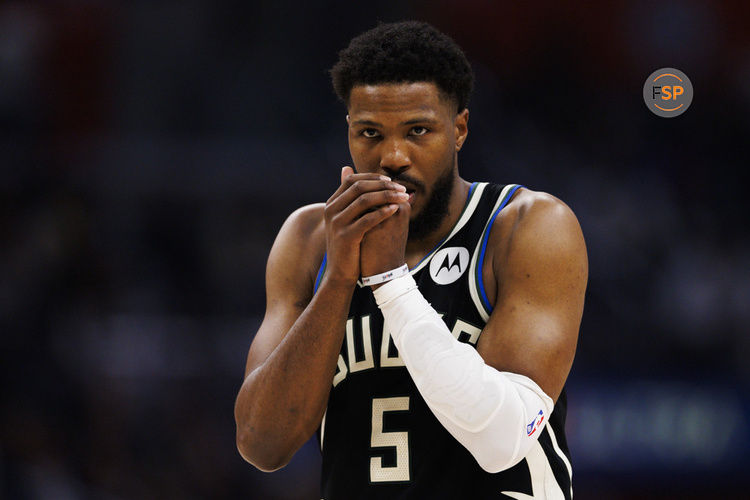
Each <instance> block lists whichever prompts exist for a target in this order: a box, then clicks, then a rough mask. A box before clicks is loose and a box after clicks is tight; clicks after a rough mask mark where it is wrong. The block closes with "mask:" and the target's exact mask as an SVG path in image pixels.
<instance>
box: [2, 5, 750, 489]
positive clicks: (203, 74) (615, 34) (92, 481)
mask: <svg viewBox="0 0 750 500" xmlns="http://www.w3.org/2000/svg"><path fill="white" fill-rule="evenodd" d="M312 4H313V2H309V3H303V2H291V1H288V0H282V1H276V2H262V3H254V2H249V3H246V2H237V1H229V2H223V3H212V2H205V1H197V0H188V1H186V2H179V3H177V2H166V1H156V2H145V1H136V2H128V3H115V2H88V1H86V2H84V1H59V2H13V1H11V2H3V3H1V4H0V175H2V178H1V182H0V200H2V204H3V207H4V209H3V210H2V212H1V213H0V234H1V235H2V245H1V246H0V299H1V300H0V328H2V334H1V335H0V374H1V375H0V376H1V377H2V383H3V385H2V396H1V398H0V402H1V405H2V407H1V409H0V422H1V423H2V426H1V427H0V432H1V434H0V436H1V439H2V441H1V442H0V496H2V497H4V498H55V499H67V498H70V499H76V498H112V499H119V498H240V497H242V498H259V499H260V498H263V499H272V498H279V499H281V498H284V499H290V498H318V497H316V496H315V495H316V494H317V481H318V470H317V467H318V464H319V455H318V452H317V450H316V449H315V447H314V444H313V443H311V444H308V445H306V447H305V448H303V450H302V451H301V452H300V453H299V454H298V456H297V457H296V458H295V460H294V461H293V462H292V464H291V465H290V466H289V467H288V469H286V470H285V471H284V472H280V473H277V474H275V475H270V476H269V475H266V474H263V473H260V472H258V471H255V470H254V469H252V467H251V466H250V465H248V464H246V463H244V462H243V461H242V459H241V458H240V457H239V455H238V453H237V452H236V450H235V448H234V421H233V414H232V408H233V402H234V396H235V394H236V391H237V389H238V388H239V384H240V383H241V378H242V373H243V369H244V359H245V355H246V352H247V349H248V347H249V345H250V342H251V340H252V335H253V333H254V331H255V329H256V328H257V326H258V325H259V323H260V320H261V319H262V315H263V309H264V272H265V261H266V257H267V255H268V251H269V250H270V247H271V244H272V242H273V238H274V236H275V234H276V232H277V231H278V229H279V227H280V226H281V223H282V222H283V221H284V219H285V217H286V216H287V215H288V214H289V213H290V212H291V211H293V210H294V209H295V208H297V207H299V206H300V205H302V204H306V203H312V202H317V201H324V200H325V199H327V198H328V196H329V195H330V193H332V192H333V191H334V190H335V188H336V186H337V181H338V175H339V171H340V168H341V167H342V166H343V165H345V164H347V163H348V161H349V156H348V149H347V144H346V123H345V121H344V115H345V110H344V108H343V106H342V105H341V104H340V103H338V102H337V101H336V99H335V96H334V94H333V91H332V90H331V87H330V83H329V79H328V75H327V72H326V71H327V69H328V68H330V66H331V65H332V64H333V62H334V61H335V58H336V53H337V51H338V50H340V49H341V48H343V47H344V46H345V45H346V43H347V42H348V40H349V39H350V38H351V37H352V36H354V35H356V34H358V33H359V32H361V31H363V30H365V29H367V28H370V27H372V26H373V25H374V24H375V23H376V22H377V21H378V20H382V21H393V20H399V19H406V18H419V19H423V20H426V21H428V22H432V23H433V24H435V25H436V26H437V27H438V28H440V29H442V30H444V31H446V32H447V33H448V34H450V35H451V36H453V37H454V38H455V39H456V40H457V41H458V43H459V44H460V45H461V46H462V47H463V48H464V50H465V51H466V52H467V54H468V56H469V58H470V60H471V61H472V63H473V65H474V68H475V72H476V89H475V92H474V96H473V99H472V101H471V104H470V112H471V115H470V121H469V127H470V134H469V139H468V142H467V145H466V147H465V148H464V150H463V152H462V153H461V155H460V156H459V168H460V170H461V172H462V176H463V177H464V178H465V179H467V180H489V181H494V182H499V183H507V182H516V183H521V184H524V185H526V186H528V187H530V188H533V189H538V190H543V191H547V192H550V193H552V194H554V195H556V196H558V197H560V198H561V199H562V200H564V201H565V202H566V203H568V205H570V206H571V208H572V209H573V210H574V211H575V212H576V214H577V215H578V217H579V220H580V222H581V225H582V227H583V231H584V235H585V236H586V240H587V244H588V251H589V259H590V281H589V288H588V293H587V302H586V309H585V312H584V319H583V325H582V328H581V335H580V341H579V348H578V354H577V357H576V361H575V363H574V366H573V372H572V374H571V378H570V383H569V385H570V388H569V401H570V403H569V404H570V422H569V426H570V440H571V452H572V455H573V463H574V487H575V488H577V493H576V496H577V497H578V498H635V496H631V495H636V492H640V493H643V496H639V497H640V498H647V497H648V494H652V495H653V497H654V498H671V497H670V496H669V494H672V493H670V492H676V493H674V495H675V496H674V498H690V495H689V492H692V493H693V494H694V495H696V497H697V496H700V495H703V494H704V493H705V492H706V491H718V492H722V494H723V495H724V496H723V498H732V497H733V495H739V492H742V491H746V487H747V486H748V479H747V477H743V476H746V475H743V474H737V473H736V472H737V471H738V470H741V467H742V465H741V464H737V463H735V460H736V459H737V458H738V457H741V456H743V455H744V456H747V454H748V451H750V438H749V437H748V431H747V430H744V429H745V426H744V425H743V424H742V422H743V421H744V422H746V421H747V416H748V414H749V412H748V408H749V407H750V401H749V400H748V393H749V391H748V388H749V387H750V363H749V362H748V359H749V358H750V335H748V333H750V332H749V329H748V324H750V231H748V221H749V220H750V218H749V217H748V215H750V214H749V210H748V205H747V189H748V187H750V186H749V184H748V182H747V181H748V175H747V165H748V154H747V152H748V147H747V144H748V139H747V137H748V132H750V127H749V126H748V122H749V121H750V118H749V117H750V31H748V29H747V26H748V21H750V9H748V7H747V4H746V3H745V2H740V1H724V2H698V1H669V2H662V3H659V4H658V5H657V4H653V3H650V2H625V1H615V2H609V3H608V4H607V3H605V4H604V5H599V6H598V7H597V8H596V9H594V8H593V7H587V6H584V5H580V6H574V7H562V6H560V5H558V3H557V2H552V1H540V2H534V4H535V7H534V8H529V7H527V6H525V4H523V3H519V4H517V5H516V3H513V4H511V3H510V2H508V4H504V3H502V2H501V3H493V2H485V1H481V0H467V1H465V2H462V3H461V6H460V7H459V6H457V3H454V2H449V1H447V0H443V1H438V2H426V1H410V2H402V3H399V4H394V7H392V8H389V7H387V6H386V5H380V6H379V7H378V9H379V10H377V12H372V11H370V10H369V9H368V8H367V6H365V5H359V6H358V5H356V4H357V3H356V2H340V1H328V2H321V3H320V5H312ZM670 66H671V67H676V68H679V69H680V70H682V71H684V72H685V73H686V74H687V75H688V76H689V77H690V79H691V81H692V84H693V87H694V89H695V97H694V100H693V103H692V106H691V108H690V109H689V110H688V111H687V112H686V113H685V114H683V115H682V116H680V117H678V118H674V119H662V118H658V117H656V116H654V115H653V114H651V113H650V112H649V111H648V110H647V109H646V106H645V105H644V103H643V99H642V96H641V89H642V87H643V84H644V81H645V79H646V77H647V76H648V75H649V74H650V73H651V72H652V71H654V70H656V69H658V68H661V67H670ZM693 387H698V388H700V393H696V392H695V391H693V389H691V388H693ZM644 394H645V395H647V396H644ZM622 395H628V397H629V398H631V399H632V404H631V403H629V402H627V401H630V400H626V399H627V398H625V399H623V397H620V396H622ZM670 397H671V398H673V399H671V400H670V399H669V398H670ZM609 398H611V400H610V399H609ZM644 398H645V399H644ZM648 398H652V399H653V400H654V405H656V406H653V407H651V406H648V407H646V406H643V405H647V404H648V401H650V400H649V399H648ZM665 398H666V399H667V400H668V401H672V402H673V403H674V404H672V403H670V404H672V406H669V405H668V406H663V405H664V404H665V403H664V402H663V401H664V399H665ZM675 398H676V399H675ZM691 398H693V399H691ZM717 398H718V399H717ZM677 400H679V401H680V402H679V403H678V402H675V401H677ZM686 400H690V401H693V402H694V403H695V404H694V407H692V408H693V409H692V410H691V411H692V413H691V414H690V415H691V416H690V419H687V417H685V418H686V419H687V420H684V421H681V420H680V418H682V416H680V415H670V413H671V412H672V409H675V411H680V410H679V409H680V408H683V404H682V402H684V401H686ZM644 401H646V402H644ZM618 404H619V405H620V406H617V405H618ZM613 405H615V406H613ZM660 405H661V406H660ZM717 405H718V406H717ZM612 408H618V409H617V411H616V412H614V411H613V410H612ZM660 408H661V410H660ZM717 408H718V409H717ZM584 409H586V411H584ZM662 410H663V411H662ZM597 411H599V412H600V413H596V412H597ZM592 412H593V413H592ZM607 412H609V413H607ZM628 412H630V413H628ZM649 412H653V415H656V416H655V417H654V418H653V419H647V420H648V421H644V422H641V423H640V424H638V425H640V427H639V428H635V427H630V425H634V424H633V422H634V421H637V420H638V419H637V416H638V415H641V416H642V415H644V414H647V415H649V414H651V413H649ZM712 412H713V413H712ZM662 413H664V414H665V415H662ZM592 415H600V416H601V418H598V417H597V418H596V419H595V418H593V417H592ZM628 415H630V416H635V417H636V418H635V420H633V419H631V418H629V417H628ZM626 417H627V418H626ZM618 419H619V420H618ZM660 419H665V420H664V421H662V420H660ZM620 421H621V422H620ZM613 422H614V423H617V422H620V423H619V424H618V425H621V426H622V427H621V428H620V430H619V431H618V432H620V433H621V436H620V439H621V441H622V442H621V443H620V444H619V445H618V444H616V443H614V444H613V441H612V440H613V439H614V438H613V437H612V435H611V430H608V429H609V424H610V423H613ZM675 422H677V423H678V424H679V425H682V427H680V426H679V425H678V426H677V428H680V429H684V430H685V433H686V434H685V435H679V434H677V435H674V436H671V437H668V438H665V439H666V444H665V446H667V445H669V443H672V442H674V443H677V442H679V443H682V444H685V443H688V444H690V443H693V444H694V445H695V447H694V448H684V449H683V452H684V453H683V455H681V456H680V457H677V458H675V457H676V455H675V454H676V453H679V450H677V449H675V450H672V451H670V453H668V454H665V456H661V455H659V454H658V453H657V452H654V453H652V452H651V451H648V450H646V451H643V450H641V449H640V448H638V446H636V445H638V442H635V444H634V442H633V441H632V437H633V436H637V435H638V432H641V431H643V433H645V434H643V435H644V436H646V437H645V438H644V442H645V441H649V442H651V441H653V439H651V438H648V436H649V434H648V432H650V431H652V430H653V429H665V430H664V432H667V433H668V432H669V429H673V428H675V426H674V425H673V424H674V423H675ZM680 422H682V424H680ZM683 424H684V425H683ZM714 424H717V425H719V427H720V429H719V431H715V429H714ZM660 426H661V427H660ZM593 429H598V430H597V431H596V432H594V430H593ZM721 429H723V430H724V431H726V433H725V434H726V435H725V436H724V438H722V439H724V441H722V442H723V443H724V445H723V446H724V447H723V448H721V447H716V446H715V443H716V439H717V438H716V434H715V432H720V431H721ZM647 431H648V432H647ZM703 433H705V435H712V436H713V437H712V438H711V441H710V442H709V441H706V442H704V441H702V440H701V436H702V435H703ZM659 436H663V434H659V435H657V436H656V438H654V439H657V440H658V439H659ZM628 437H630V440H629V439H628ZM691 440H692V441H691ZM626 441H627V442H626ZM617 446H621V447H623V448H622V452H620V451H618V450H619V448H617ZM685 446H688V445H685ZM691 446H692V445H691ZM712 446H713V447H712ZM681 449H682V448H681ZM607 450H610V452H609V453H608V451H607ZM612 450H614V451H612ZM652 451H653V450H652ZM577 453H578V456H579V457H580V458H581V462H580V467H579V468H578V469H576V468H575V467H576V458H577ZM643 457H646V458H645V459H644V458H643ZM644 460H645V461H644ZM687 476H691V477H692V479H687ZM578 492H580V494H579V493H578ZM644 492H645V493H644Z"/></svg>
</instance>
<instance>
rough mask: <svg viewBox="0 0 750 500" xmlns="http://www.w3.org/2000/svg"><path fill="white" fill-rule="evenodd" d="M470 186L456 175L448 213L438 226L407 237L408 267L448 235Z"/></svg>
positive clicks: (459, 215) (461, 210)
mask: <svg viewBox="0 0 750 500" xmlns="http://www.w3.org/2000/svg"><path fill="white" fill-rule="evenodd" d="M470 187H471V183H469V182H467V181H465V180H463V179H461V178H460V177H457V178H456V180H455V182H454V183H453V190H452V192H451V199H450V202H449V203H450V206H449V207H448V215H447V216H446V217H445V218H444V219H443V221H442V222H441V223H440V225H439V226H438V228H437V229H435V230H434V231H432V232H431V233H430V234H428V235H426V236H424V237H423V238H420V239H413V238H411V237H410V238H409V239H408V241H407V242H406V263H407V264H408V265H409V268H412V267H414V266H416V265H417V263H419V261H420V260H422V259H423V258H424V257H425V255H427V253H428V252H429V251H430V250H432V249H433V248H435V246H436V245H437V244H438V243H439V242H440V241H441V240H442V239H443V238H445V237H446V236H448V233H450V231H451V230H452V229H453V226H455V225H456V222H458V218H459V217H461V213H462V212H463V209H464V206H465V205H466V198H467V196H468V194H469V188H470Z"/></svg>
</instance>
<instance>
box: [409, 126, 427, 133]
mask: <svg viewBox="0 0 750 500" xmlns="http://www.w3.org/2000/svg"><path fill="white" fill-rule="evenodd" d="M427 132H428V130H427V129H426V128H425V127H412V129H411V135H425V134H426V133H427Z"/></svg>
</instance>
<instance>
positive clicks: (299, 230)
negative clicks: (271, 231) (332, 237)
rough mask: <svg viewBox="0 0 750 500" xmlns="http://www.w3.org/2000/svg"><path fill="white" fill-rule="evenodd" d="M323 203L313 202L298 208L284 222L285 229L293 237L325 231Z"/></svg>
mask: <svg viewBox="0 0 750 500" xmlns="http://www.w3.org/2000/svg"><path fill="white" fill-rule="evenodd" d="M324 210H325V203H313V204H310V205H305V206H303V207H300V208H298V209H297V210H295V211H294V212H292V213H291V214H290V215H289V217H287V220H286V222H284V228H285V230H287V231H289V232H290V233H291V235H292V236H293V237H297V238H304V239H308V238H312V237H315V236H316V235H319V234H322V233H324V232H325V219H324V213H323V212H324Z"/></svg>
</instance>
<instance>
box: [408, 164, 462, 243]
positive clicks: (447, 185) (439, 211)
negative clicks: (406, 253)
mask: <svg viewBox="0 0 750 500" xmlns="http://www.w3.org/2000/svg"><path fill="white" fill-rule="evenodd" d="M454 173H455V172H454V169H452V168H451V169H448V170H446V172H445V174H443V175H442V176H441V177H439V178H438V180H437V181H435V185H434V186H433V188H432V194H430V197H429V199H428V200H427V202H426V203H425V205H424V207H423V208H422V211H421V212H419V214H417V216H416V217H414V218H413V219H412V220H410V221H409V239H412V238H413V239H416V240H420V239H422V238H424V237H426V236H429V235H430V234H431V233H433V232H434V231H435V230H437V228H438V227H440V224H441V223H442V222H443V220H445V218H446V217H447V216H448V208H449V207H450V201H451V197H452V195H453V185H454V184H455V181H456V178H455V176H454ZM394 180H396V179H394Z"/></svg>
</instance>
